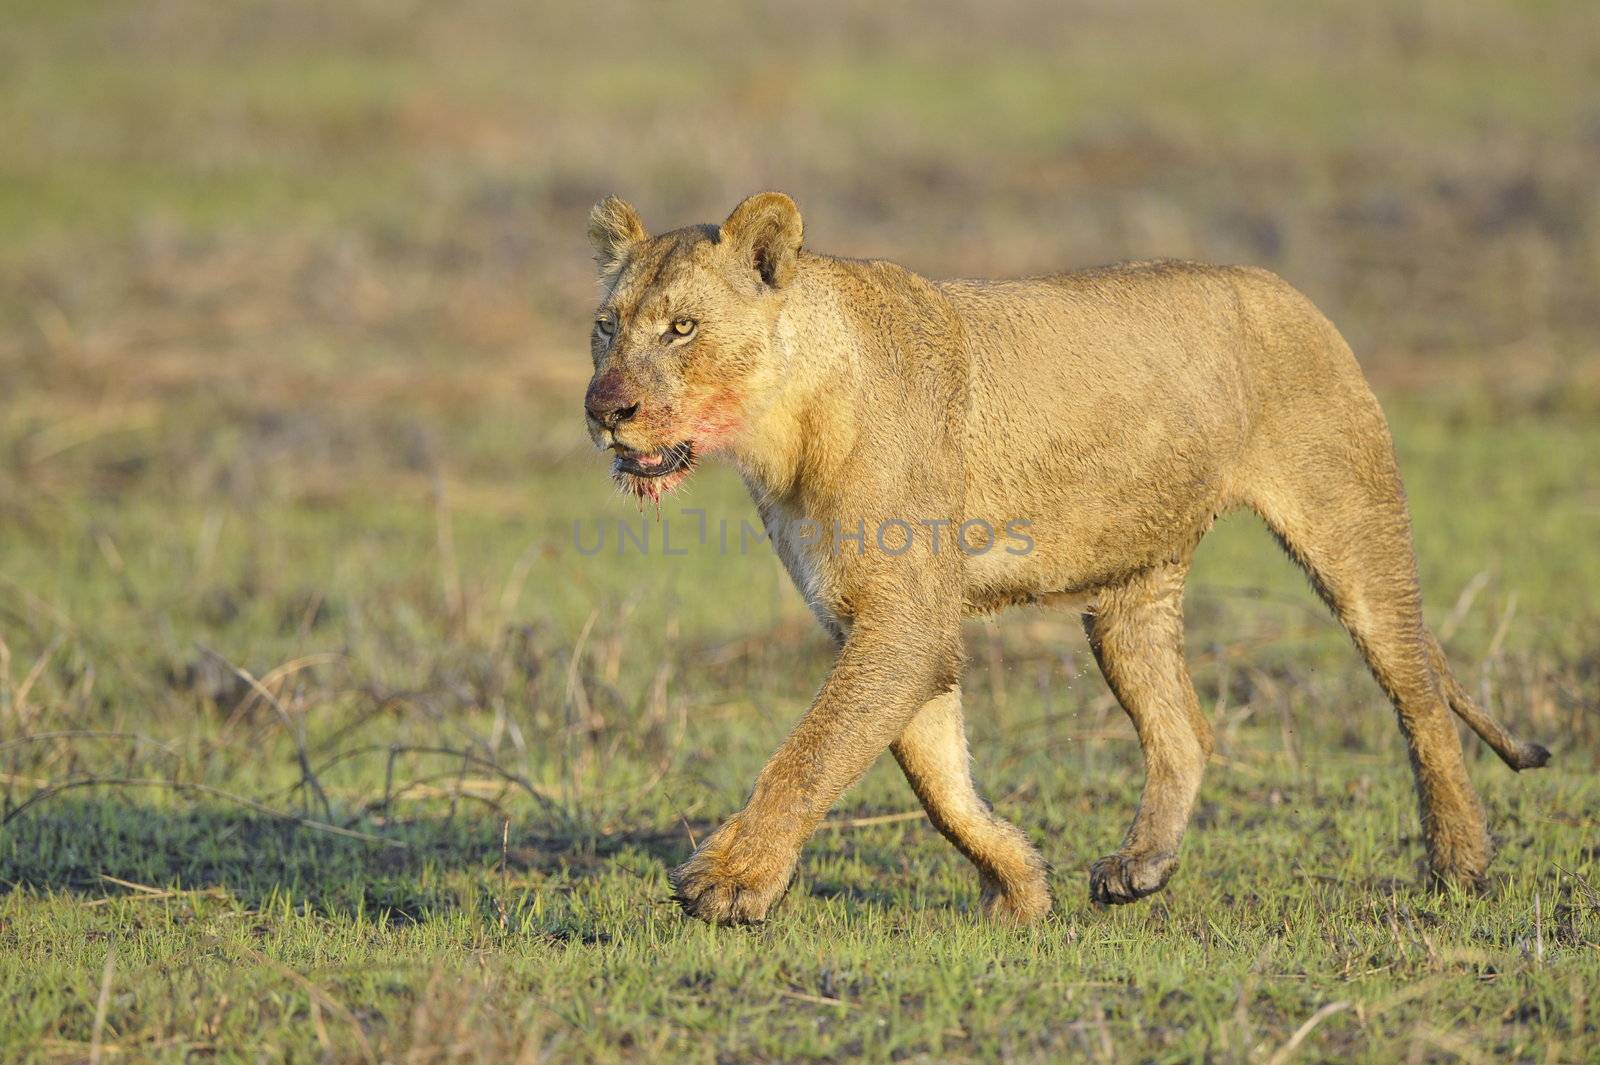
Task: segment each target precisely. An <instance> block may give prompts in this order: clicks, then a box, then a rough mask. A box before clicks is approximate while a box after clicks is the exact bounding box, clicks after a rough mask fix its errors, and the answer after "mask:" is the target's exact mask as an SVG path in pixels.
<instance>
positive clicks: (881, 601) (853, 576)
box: [584, 192, 1549, 922]
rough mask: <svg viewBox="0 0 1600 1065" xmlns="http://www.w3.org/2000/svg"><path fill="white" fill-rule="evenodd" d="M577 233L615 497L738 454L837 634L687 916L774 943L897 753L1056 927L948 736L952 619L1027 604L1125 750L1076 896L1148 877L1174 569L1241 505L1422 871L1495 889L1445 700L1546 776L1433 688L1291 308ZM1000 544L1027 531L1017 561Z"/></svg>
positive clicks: (1263, 278) (1334, 382)
mask: <svg viewBox="0 0 1600 1065" xmlns="http://www.w3.org/2000/svg"><path fill="white" fill-rule="evenodd" d="M589 239H590V242H591V243H592V244H593V246H594V250H595V255H596V259H597V261H598V264H599V272H600V281H601V286H602V288H603V291H604V296H603V299H602V302H601V304H600V309H599V312H598V314H597V315H596V316H595V324H594V334H593V338H592V341H591V346H592V351H593V357H594V378H593V380H592V382H591V383H590V385H589V389H588V393H587V395H586V397H585V400H584V407H585V412H586V414H587V424H588V428H589V433H590V435H591V436H592V438H593V439H594V441H595V443H596V444H598V445H599V446H601V447H603V448H608V449H610V450H611V451H612V452H614V466H613V472H614V476H615V477H616V478H617V479H618V480H619V482H620V483H621V484H622V485H623V486H624V487H625V488H628V489H631V490H632V491H633V492H635V493H637V494H638V495H639V496H640V497H642V498H645V497H648V498H651V499H657V500H659V498H660V496H661V493H663V492H664V491H666V490H668V489H670V488H672V487H674V486H675V485H677V484H679V483H680V482H681V481H683V479H684V478H686V477H687V476H689V473H690V471H691V470H692V469H693V467H694V464H695V463H696V462H697V461H698V460H699V458H700V457H701V456H703V455H707V454H711V453H713V452H723V453H725V454H727V455H728V456H729V457H730V458H731V459H732V460H733V462H734V464H735V465H736V466H737V467H738V469H739V471H740V473H741V474H742V475H743V477H744V480H745V483H746V484H747V485H748V487H749V489H750V493H751V495H752V496H753V497H754V499H755V502H756V505H757V507H758V508H759V510H760V513H761V518H762V521H763V522H764V523H765V525H766V528H767V531H768V534H769V536H770V537H771V540H772V543H773V545H774V546H775V549H776V550H777V552H778V554H779V555H780V557H781V558H782V560H783V563H784V565H785V566H786V567H787V569H788V571H789V574H790V576H791V577H792V578H793V579H794V582H795V584H796V585H797V586H798V587H799V589H800V591H801V593H802V594H803V595H804V596H805V598H806V601H807V602H808V603H809V604H810V606H811V609H812V610H813V612H814V613H815V614H816V616H817V618H818V620H819V621H821V623H822V626H823V628H824V629H826V630H827V632H828V633H829V634H830V635H831V636H832V637H833V639H834V640H835V641H836V642H837V645H838V660H837V662H836V663H835V665H834V667H833V670H832V672H830V673H829V675H828V679H827V681H826V682H825V683H824V684H823V685H822V689H821V691H819V692H818V693H817V696H816V699H815V700H814V702H813V703H812V705H811V708H810V709H809V710H808V711H807V712H806V715H805V717H804V718H803V719H802V720H801V721H800V723H799V724H798V725H796V726H795V728H794V731H793V732H791V733H790V735H789V737H788V739H787V740H785V741H784V743H783V746H782V747H780V748H779V749H778V751H777V753H776V754H774V755H773V756H772V758H771V759H770V760H769V761H768V762H767V764H766V766H765V768H763V769H762V771H761V775H760V776H759V777H758V778H757V779H756V783H755V788H754V790H753V791H752V792H751V794H750V799H749V801H748V802H747V803H746V805H745V807H744V809H743V810H741V811H740V812H739V813H737V814H735V815H734V816H733V817H731V818H730V819H729V820H728V821H727V823H725V824H724V825H723V826H722V827H721V828H719V829H717V831H716V832H714V833H713V834H711V835H710V836H709V837H707V838H706V839H705V841H704V842H703V843H701V844H700V846H699V848H698V849H697V850H696V851H695V852H694V854H693V856H691V857H690V858H689V860H688V861H687V862H685V863H684V864H683V865H681V866H679V867H678V868H677V869H676V870H674V871H673V872H672V874H671V880H672V885H673V887H674V889H675V890H676V892H677V897H678V899H679V900H680V901H681V902H682V904H683V906H684V908H685V909H686V910H687V911H688V912H689V913H691V914H693V915H695V916H697V917H702V918H705V919H707V920H711V921H718V922H748V921H759V920H762V919H763V918H764V917H765V916H766V914H767V911H768V909H769V908H770V907H771V906H772V904H773V903H774V902H775V901H777V899H778V897H779V896H780V895H782V894H783V892H784V889H785V888H786V886H787V885H788V883H789V880H790V877H791V875H792V874H793V872H794V868H795V862H796V860H797V858H798V857H799V854H800V848H801V846H802V845H803V844H804V843H805V841H806V839H807V838H808V837H809V836H810V835H811V833H812V831H813V830H814V829H815V828H816V826H817V823H818V822H819V821H820V820H821V819H822V818H823V816H824V815H825V814H826V813H827V811H828V809H829V808H830V807H831V806H832V805H833V804H834V802H835V800H837V799H838V798H839V795H840V794H841V793H842V792H843V791H844V790H845V789H846V788H847V787H849V786H850V785H851V783H853V782H854V781H855V780H856V779H857V778H858V777H860V776H861V775H862V773H863V772H865V771H866V769H867V767H868V766H870V765H871V764H872V762H873V761H874V760H875V759H876V758H877V757H878V756H879V755H880V754H882V753H883V751H884V749H885V748H888V749H890V750H892V751H893V752H894V756H895V758H896V759H897V760H898V761H899V763H900V767H901V768H902V769H903V770H904V771H905V775H906V779H907V780H909V781H910V783H911V787H912V788H913V789H914V790H915V791H916V793H917V797H918V798H919V799H920V800H921V801H922V804H923V806H924V807H925V808H926V810H927V813H928V817H929V819H930V820H931V821H932V822H933V824H934V825H935V826H936V827H937V828H938V829H939V831H940V832H942V833H943V834H944V835H945V836H946V837H947V838H949V840H950V841H951V842H952V843H954V844H955V845H956V847H957V848H959V849H960V850H961V852H962V853H963V854H965V855H966V856H967V857H968V858H969V859H970V860H971V861H972V863H973V864H974V865H976V866H977V867H978V873H979V876H980V878H981V881H982V888H983V902H984V906H985V908H986V909H987V911H988V912H989V913H991V914H993V915H995V916H998V917H1003V918H1008V919H1013V920H1018V921H1029V920H1033V919H1035V918H1038V917H1040V916H1041V915H1043V914H1044V913H1045V912H1047V911H1048V910H1049V908H1050V894H1049V890H1048V887H1047V885H1046V879H1045V864H1044V861H1043V860H1042V859H1041V858H1040V856H1039V852H1038V851H1037V850H1035V849H1034V847H1033V846H1032V845H1031V844H1030V843H1029V842H1028V840H1027V839H1026V838H1025V837H1024V835H1023V834H1022V832H1020V831H1019V830H1018V829H1017V828H1016V827H1014V826H1013V825H1011V824H1009V823H1008V822H1006V821H1003V820H1001V819H1000V818H999V817H996V816H995V815H994V813H993V812H992V811H991V810H990V808H989V806H988V804H987V803H986V802H985V801H984V800H983V799H982V798H981V797H980V796H979V794H978V792H977V789H976V788H975V787H974V785H973V782H972V778H971V775H970V771H969V766H968V757H967V743H966V735H965V731H964V728H963V725H962V719H961V694H960V678H961V662H962V652H961V628H960V624H961V619H962V616H963V615H966V614H973V613H978V612H984V611H992V610H997V609H999V608H1001V607H1006V606H1010V605H1013V604H1019V603H1052V602H1065V603H1075V604H1079V606H1080V608H1081V609H1082V610H1083V625H1084V628H1085V630H1086V631H1087V632H1088V636H1089V646H1090V647H1091V648H1092V649H1093V651H1094V655H1095V658H1096V660H1097V661H1098V662H1099V664H1100V668H1101V671H1102V672H1103V673H1104V674H1105V677H1106V680H1107V681H1109V682H1110V684H1111V688H1112V690H1113V692H1115V694H1116V696H1117V699H1118V701H1120V702H1121V704H1122V707H1123V709H1124V710H1126V711H1127V713H1128V716H1129V717H1131V718H1132V719H1133V723H1134V726H1135V728H1136V729H1137V731H1138V735H1139V742H1140V745H1141V747H1142V748H1143V753H1144V764H1145V774H1146V779H1145V785H1144V793H1143V795H1142V797H1141V798H1140V800H1139V808H1138V812H1137V813H1136V814H1135V816H1134V819H1133V824H1132V826H1131V827H1130V828H1129V829H1128V833H1127V836H1126V838H1125V839H1124V840H1123V841H1122V846H1121V847H1120V848H1119V849H1118V850H1117V852H1116V853H1115V854H1111V855H1108V856H1106V857H1104V858H1101V859H1100V860H1099V861H1097V862H1095V863H1094V864H1093V866H1092V867H1091V868H1090V870H1089V891H1090V894H1091V896H1092V897H1093V898H1094V900H1096V901H1097V902H1102V903H1119V902H1132V901H1133V900H1135V899H1138V898H1140V897H1142V896H1144V895H1148V894H1150V893H1151V892H1153V891H1156V890H1158V889H1159V888H1161V887H1162V885H1164V884H1165V883H1166V881H1167V878H1168V877H1170V876H1171V875H1172V872H1173V869H1174V868H1175V867H1176V865H1177V855H1178V844H1179V842H1180V840H1181V839H1182V837H1183V832H1184V827H1185V825H1186V823H1187V822H1188V819H1189V813H1190V809H1191V808H1192V807H1193V805H1194V800H1195V794H1196V792H1197V791H1198V789H1199V787H1200V777H1201V773H1202V772H1203V770H1204V768H1205V764H1206V761H1207V758H1208V757H1209V755H1210V754H1211V749H1212V735H1211V726H1210V723H1209V722H1208V721H1207V720H1206V718H1205V716H1204V715H1203V714H1202V713H1201V711H1200V707H1199V705H1198V703H1197V701H1196V698H1195V693H1194V689H1193V687H1192V686H1191V684H1190V681H1189V675H1188V671H1187V669H1186V668H1185V665H1184V657H1183V618H1182V608H1181V600H1182V595H1183V584H1184V578H1185V575H1186V574H1187V573H1188V570H1189V563H1190V559H1191V558H1192V556H1193V554H1194V550H1195V547H1196V545H1197V544H1198V543H1199V541H1200V538H1201V537H1202V536H1203V535H1204V534H1205V533H1206V531H1207V530H1208V529H1210V528H1211V525H1212V523H1213V522H1215V521H1216V519H1217V516H1218V515H1219V514H1222V513H1223V512H1225V511H1228V510H1231V509H1233V508H1236V507H1241V506H1243V507H1249V508H1250V509H1251V510H1254V511H1255V512H1256V513H1257V514H1259V515H1260V516H1261V517H1262V518H1263V519H1265V521H1266V523H1267V525H1268V526H1270V527H1271V529H1272V531H1273V532H1274V533H1275V534H1276V535H1277V537H1278V539H1279V541H1280V542H1281V543H1282V544H1283V546H1284V548H1285V550H1287V551H1288V552H1289V554H1290V555H1291V556H1292V557H1293V558H1294V559H1295V561H1296V562H1298V563H1299V564H1300V565H1301V566H1302V567H1304V568H1305V570H1306V572H1307V573H1308V574H1309V575H1310V577H1311V580H1312V583H1313V584H1314V585H1315V586H1316V588H1317V591H1318V592H1319V593H1321V595H1322V597H1323V599H1325V600H1326V601H1327V603H1328V605H1329V606H1330V607H1331V608H1332V609H1333V611H1334V612H1335V613H1336V614H1337V615H1338V617H1339V620H1340V621H1341V622H1343V624H1344V626H1345V627H1346V628H1347V629H1348V630H1349V631H1350V635H1351V636H1352V637H1353V638H1354V639H1355V642H1356V646H1357V647H1359V648H1360V650H1361V653H1362V654H1363V655H1364V656H1365V657H1366V660H1367V665H1368V666H1369V667H1370V668H1371V670H1372V672H1373V674H1374V675H1375V676H1376V677H1377V679H1378V682H1379V684H1381V685H1382V687H1383V689H1384V691H1385V692H1386V693H1388V695H1389V697H1390V699H1391V700H1393V702H1394V706H1395V710H1396V711H1397V713H1398V714H1399V719H1400V727H1401V729H1402V730H1403V731H1404V733H1405V737H1406V742H1407V744H1408V745H1409V747H1410V752H1411V765H1412V769H1413V770H1414V772H1415V774H1416V784H1417V793H1418V797H1419V800H1420V803H1421V809H1422V828H1423V833H1424V836H1425V837H1426V840H1427V850H1428V858H1429V861H1430V864H1431V868H1432V871H1433V873H1434V874H1435V875H1436V876H1437V877H1439V878H1440V879H1442V880H1452V881H1457V882H1464V883H1472V882H1476V881H1477V880H1479V879H1480V877H1481V876H1482V875H1483V872H1484V869H1485V866H1486V865H1487V864H1488V862H1489V857H1490V843H1489V835H1488V831H1487V828H1486V825H1485V821H1484V814H1483V810H1482V808H1481V807H1480V806H1479V804H1478V799H1477V796H1476V795H1475V794H1474V792H1473V790H1472V784H1471V782H1470V781H1469V780H1468V778H1467V773H1466V768H1465V766H1464V765H1463V763H1462V752H1461V744H1460V740H1459V738H1458V736H1457V734H1456V730H1455V727H1454V725H1453V724H1452V721H1451V718H1450V711H1451V710H1454V711H1455V712H1456V713H1457V714H1459V715H1460V716H1461V717H1462V719H1463V720H1465V721H1466V722H1467V724H1468V725H1470V726H1471V727H1472V728H1473V730H1474V731H1476V732H1477V733H1478V735H1479V736H1481V737H1483V739H1484V740H1485V741H1486V742H1487V743H1488V744H1489V745H1490V746H1491V747H1493V748H1494V749H1495V751H1496V752H1498V753H1499V755H1500V757H1501V758H1503V759H1504V760H1505V762H1506V763H1507V764H1508V765H1510V766H1511V767H1512V768H1513V769H1526V768H1529V767H1532V766H1540V765H1543V764H1544V763H1545V761H1546V760H1547V759H1548V757H1549V754H1548V752H1547V751H1546V750H1545V749H1544V748H1542V747H1539V746H1537V745H1535V744H1531V743H1522V742H1519V741H1518V740H1516V739H1513V738H1512V737H1511V736H1510V735H1508V734H1507V733H1506V731H1505V730H1504V729H1503V728H1501V726H1500V725H1499V724H1497V723H1496V722H1495V721H1494V720H1493V719H1491V718H1490V717H1489V716H1487V715H1486V714H1485V713H1484V712H1483V711H1481V710H1480V709H1478V708H1477V707H1476V706H1474V705H1473V703H1472V701H1471V700H1470V699H1469V698H1468V697H1467V695H1466V693H1465V692H1464V691H1463V690H1462V688H1461V686H1460V685H1459V684H1458V683H1457V682H1456V680H1455V679H1454V678H1453V677H1452V676H1451V674H1450V670H1449V667H1448V666H1447V665H1446V663H1445V658H1444V655H1443V653H1442V652H1441V650H1440V648H1439V643H1438V641H1437V640H1436V639H1435V638H1434V636H1433V635H1432V634H1431V633H1430V632H1429V631H1428V629H1427V627H1426V625H1425V624H1424V623H1423V618H1422V609H1421V598H1420V593H1419V591H1418V586H1417V572H1416V562H1415V560H1414V558H1413V555H1412V547H1411V534H1410V527H1409V525H1410V523H1409V518H1408V516H1407V513H1406V504H1405V497H1404V494H1403V492H1402V489H1401V484H1400V473H1399V471H1398V469H1397V468H1396V465H1395V457H1394V450H1393V447H1392V445H1391V443H1390V440H1389V431H1388V426H1387V424H1386V423H1385V421H1384V417H1383V414H1382V412H1381V411H1380V410H1379V409H1378V404H1377V402H1376V401H1375V400H1374V399H1373V396H1372V393H1371V392H1370V391H1369V390H1368V388H1367V385H1366V383H1365V381H1364V380H1363V378H1362V375H1361V371H1360V369H1359V368H1358V367H1357V365H1356V361H1355V358H1354V357H1353V356H1352V354H1351V352H1350V349H1349V347H1348V346H1347V345H1346V344H1345V342H1344V340H1343V339H1342V338H1341V337H1340V336H1339V334H1338V332H1337V331H1336V330H1335V329H1334V327H1333V326H1332V325H1331V324H1329V322H1328V320H1327V319H1326V318H1324V317H1323V316H1322V315H1321V314H1320V313H1318V311H1317V310H1316V308H1315V307H1313V306H1312V305H1311V303H1310V302H1309V301H1308V300H1306V298H1305V297H1304V296H1302V295H1301V294H1300V293H1298V292H1296V291H1295V290H1294V289H1293V288H1291V287H1289V285H1287V284H1286V283H1284V282H1283V281H1281V280H1279V279H1278V278H1277V277H1275V276H1273V275H1272V274H1270V273H1267V272H1266V271H1264V270H1257V269H1251V268H1247V267H1222V266H1202V265H1197V264H1193V263H1184V262H1136V263H1126V264H1123V265H1119V266H1109V267H1103V268H1099V269H1094V270H1085V271H1079V272H1075V273H1068V274H1060V275H1057V276H1052V277H1036V278H1028V279H1025V280H1016V281H930V280H928V279H926V278H923V277H920V276H918V275H917V274H914V273H912V272H911V271H909V270H906V269H904V268H902V267H899V266H896V265H895V264H893V263H889V262H883V261H879V260H865V261H862V260H849V259H837V258H832V257H829V256H825V255H818V254H815V253H813V252H810V251H807V250H804V249H803V248H802V246H801V222H800V213H799V211H798V209H797V208H796V207H795V204H794V202H793V201H792V200H791V199H790V198H789V197H788V196H785V195H783V194H782V193H777V192H764V193H761V194H759V195H756V196H752V197H750V198H749V199H747V200H745V201H744V202H743V203H741V204H739V206H738V207H736V208H735V209H734V211H733V213H732V214H730V215H729V216H728V219H727V221H725V222H723V223H722V225H720V226H717V225H699V226H690V227H687V228H684V229H677V230H674V231H672V232H670V233H667V234H664V235H662V236H658V237H650V236H648V235H647V234H646V232H645V228H644V225H643V224H642V223H641V222H640V220H639V216H638V214H637V212H635V211H634V209H633V208H632V207H630V206H629V205H628V204H627V203H625V202H623V201H622V200H619V199H617V198H615V197H612V198H608V199H606V200H604V201H603V202H601V203H600V204H598V205H596V206H595V208H594V209H593V211H592V212H591V213H590V216H589ZM985 529H988V530H990V534H989V535H988V543H987V546H986V545H985V544H984V543H978V542H974V541H975V540H978V541H981V540H984V539H985V536H986V534H985V532H984V530H985ZM1002 529H1006V530H1010V531H1013V532H1018V533H1019V535H1018V536H1017V537H1016V538H1014V539H1011V540H1008V541H1006V542H1005V544H1004V546H1003V547H1002V546H1001V544H1000V542H999V541H1000V536H999V530H1002ZM958 537H960V539H958ZM1024 541H1026V549H1022V547H1020V546H1019V545H1021V544H1022V543H1023V542H1024Z"/></svg>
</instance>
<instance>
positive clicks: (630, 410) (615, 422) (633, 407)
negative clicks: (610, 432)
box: [588, 403, 639, 429]
mask: <svg viewBox="0 0 1600 1065" xmlns="http://www.w3.org/2000/svg"><path fill="white" fill-rule="evenodd" d="M588 411H589V417H591V418H593V419H594V420H595V421H597V422H599V423H600V424H601V425H603V426H605V427H606V428H607V429H615V428H616V427H617V426H619V425H621V424H622V423H623V422H625V421H627V420H628V419H629V418H631V417H633V416H634V415H635V414H638V413H639V404H637V403H630V404H628V405H627V406H626V407H612V408H610V409H609V410H608V409H606V408H604V407H599V408H596V407H589V408H588Z"/></svg>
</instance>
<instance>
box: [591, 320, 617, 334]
mask: <svg viewBox="0 0 1600 1065" xmlns="http://www.w3.org/2000/svg"><path fill="white" fill-rule="evenodd" d="M613 328H615V327H614V326H612V324H611V319H610V318H596V319H595V320H594V329H595V332H597V333H599V334H600V335H601V336H603V337H608V336H610V335H611V330H612V329H613Z"/></svg>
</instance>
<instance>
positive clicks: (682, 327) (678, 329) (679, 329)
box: [672, 318, 698, 337]
mask: <svg viewBox="0 0 1600 1065" xmlns="http://www.w3.org/2000/svg"><path fill="white" fill-rule="evenodd" d="M697 324H698V323H697V322H696V321H695V320H694V319H693V318H678V319H675V320H674V321H673V323H672V332H673V334H674V335H675V336H680V337H686V336H688V335H689V334H690V333H693V332H694V327H695V326H696V325H697Z"/></svg>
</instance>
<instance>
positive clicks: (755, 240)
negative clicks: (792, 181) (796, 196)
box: [722, 192, 805, 288]
mask: <svg viewBox="0 0 1600 1065" xmlns="http://www.w3.org/2000/svg"><path fill="white" fill-rule="evenodd" d="M804 233H805V230H804V227H803V226H802V224H801V222H800V208H798V207H796V206H795V204H794V201H793V200H791V199H790V198H789V197H787V196H785V195H784V194H783V193H781V192H758V193H756V194H755V195H754V196H752V197H750V198H749V199H748V200H745V201H744V202H743V203H741V204H740V205H739V206H737V207H735V208H734V209H733V213H732V214H730V215H729V216H728V220H727V221H726V222H724V223H722V240H723V242H724V243H726V244H727V245H728V246H729V247H730V248H731V249H732V250H733V253H734V254H736V255H738V256H740V257H741V258H743V260H744V261H745V262H746V263H748V264H749V265H750V268H751V269H753V270H755V272H756V273H758V274H760V275H761V280H763V281H765V282H766V283H767V284H769V285H771V286H772V287H773V288H782V287H783V286H784V285H787V284H788V283H789V281H790V280H791V279H793V277H794V270H795V259H796V258H797V257H798V256H799V254H800V240H801V238H802V237H803V236H804Z"/></svg>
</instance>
